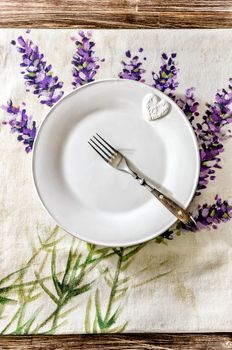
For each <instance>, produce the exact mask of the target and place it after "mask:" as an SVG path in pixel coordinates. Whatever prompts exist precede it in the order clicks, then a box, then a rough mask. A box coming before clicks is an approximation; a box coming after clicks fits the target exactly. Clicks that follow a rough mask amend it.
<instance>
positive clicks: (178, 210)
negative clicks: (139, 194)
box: [151, 188, 192, 225]
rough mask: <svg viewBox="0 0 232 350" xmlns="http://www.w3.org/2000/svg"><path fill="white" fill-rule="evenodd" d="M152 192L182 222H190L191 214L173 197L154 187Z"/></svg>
mask: <svg viewBox="0 0 232 350" xmlns="http://www.w3.org/2000/svg"><path fill="white" fill-rule="evenodd" d="M151 193H152V194H153V195H154V196H155V197H156V198H157V199H158V200H159V201H160V202H161V203H162V204H163V205H164V206H165V207H166V208H167V209H168V210H169V211H170V212H171V213H172V214H173V215H175V216H176V217H177V218H178V219H179V220H180V221H181V222H183V223H184V224H186V225H187V224H188V223H189V222H191V220H192V218H191V215H190V214H189V213H188V212H187V211H186V210H185V209H183V208H182V207H181V206H180V205H179V204H177V203H176V202H174V201H173V200H172V199H170V198H168V197H166V196H165V195H164V194H163V193H161V192H160V191H158V190H157V189H155V188H154V189H152V191H151Z"/></svg>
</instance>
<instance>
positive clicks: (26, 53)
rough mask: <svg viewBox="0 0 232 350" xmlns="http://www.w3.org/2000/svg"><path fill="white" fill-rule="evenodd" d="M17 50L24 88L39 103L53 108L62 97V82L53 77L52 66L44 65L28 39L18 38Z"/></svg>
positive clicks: (41, 56) (37, 49)
mask: <svg viewBox="0 0 232 350" xmlns="http://www.w3.org/2000/svg"><path fill="white" fill-rule="evenodd" d="M12 44H15V43H14V42H12ZM17 50H18V52H20V53H21V54H22V62H21V64H20V66H21V67H23V70H22V71H21V74H23V77H24V79H25V80H26V86H28V87H30V88H31V89H32V90H33V93H34V94H35V95H37V96H38V98H39V99H40V103H42V104H46V105H47V106H49V107H51V106H53V104H54V103H56V102H57V101H58V100H59V99H60V98H61V97H62V96H63V93H64V92H63V91H61V90H60V89H61V88H62V86H63V82H61V81H59V79H58V77H57V76H54V75H53V72H52V66H51V65H50V64H47V63H46V61H45V60H44V55H43V54H42V53H40V51H39V48H38V46H37V45H34V44H33V42H32V41H31V40H30V39H26V40H24V38H23V37H22V36H20V37H18V46H17Z"/></svg>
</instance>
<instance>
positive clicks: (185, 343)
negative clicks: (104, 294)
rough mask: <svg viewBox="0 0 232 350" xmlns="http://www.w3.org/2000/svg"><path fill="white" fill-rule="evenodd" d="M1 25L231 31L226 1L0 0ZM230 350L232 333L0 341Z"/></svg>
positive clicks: (9, 341)
mask: <svg viewBox="0 0 232 350" xmlns="http://www.w3.org/2000/svg"><path fill="white" fill-rule="evenodd" d="M0 27H24V28H25V27H33V28H35V27H36V28H75V27H79V28H86V27H88V28H232V1H230V0H229V1H228V0H223V1H222V0H101V1H99V0H64V1H61V0H24V1H22V0H0ZM115 348H118V349H119V350H126V349H134V350H140V349H141V350H142V349H149V350H153V349H154V350H155V349H157V350H158V349H160V350H161V349H162V350H168V349H178V350H182V349H184V350H191V349H202V350H207V349H217V350H223V349H232V334H230V333H225V334H222V333H221V334H220V333H219V334H127V335H93V336H90V335H82V336H78V335H70V336H69V335H67V336H24V337H13V336H4V337H0V350H5V349H14V350H16V349H17V350H31V349H41V350H43V349H44V350H45V349H46V350H52V349H54V350H55V349H56V350H66V349H68V350H73V349H86V350H87V349H88V350H91V349H104V350H113V349H115Z"/></svg>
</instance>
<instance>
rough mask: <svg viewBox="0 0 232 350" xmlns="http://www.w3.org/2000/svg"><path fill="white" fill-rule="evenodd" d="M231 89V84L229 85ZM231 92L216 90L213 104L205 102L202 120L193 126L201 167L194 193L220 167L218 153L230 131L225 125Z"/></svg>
mask: <svg viewBox="0 0 232 350" xmlns="http://www.w3.org/2000/svg"><path fill="white" fill-rule="evenodd" d="M229 89H230V90H231V89H232V88H231V86H229ZM231 104H232V92H227V91H226V90H225V89H223V90H222V91H218V92H217V94H216V96H215V101H214V103H213V104H207V105H206V106H207V110H206V112H205V115H204V116H203V122H202V123H197V124H196V126H194V130H195V133H196V135H197V139H198V143H199V149H200V158H201V169H200V179H199V183H198V187H197V193H196V195H199V194H200V193H201V190H202V189H204V188H206V186H207V184H208V181H209V179H210V180H214V179H215V175H214V174H215V169H220V168H221V166H220V161H221V159H220V154H221V153H222V152H224V146H223V143H222V141H225V140H226V139H228V138H229V137H231V134H230V133H231V131H230V130H226V129H225V126H226V125H228V124H230V123H231V122H232V111H231V110H230V105H231Z"/></svg>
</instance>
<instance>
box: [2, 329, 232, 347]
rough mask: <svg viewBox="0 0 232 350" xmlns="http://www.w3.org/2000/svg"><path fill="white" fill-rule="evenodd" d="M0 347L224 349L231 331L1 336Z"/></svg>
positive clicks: (231, 339) (230, 340) (231, 340)
mask: <svg viewBox="0 0 232 350" xmlns="http://www.w3.org/2000/svg"><path fill="white" fill-rule="evenodd" d="M0 349H1V350H32V349H33V350H34V349H38V350H45V349H46V350H74V349H82V350H102V349H104V350H115V349H120V350H128V349H131V350H171V349H174V350H193V349H197V350H214V349H215V350H224V349H227V350H229V349H232V335H231V334H226V333H225V334H212V335H207V334H192V335H191V334H131V335H105V334H102V335H92V336H91V335H63V336H61V335H58V336H54V337H52V336H28V337H19V336H5V337H0Z"/></svg>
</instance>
